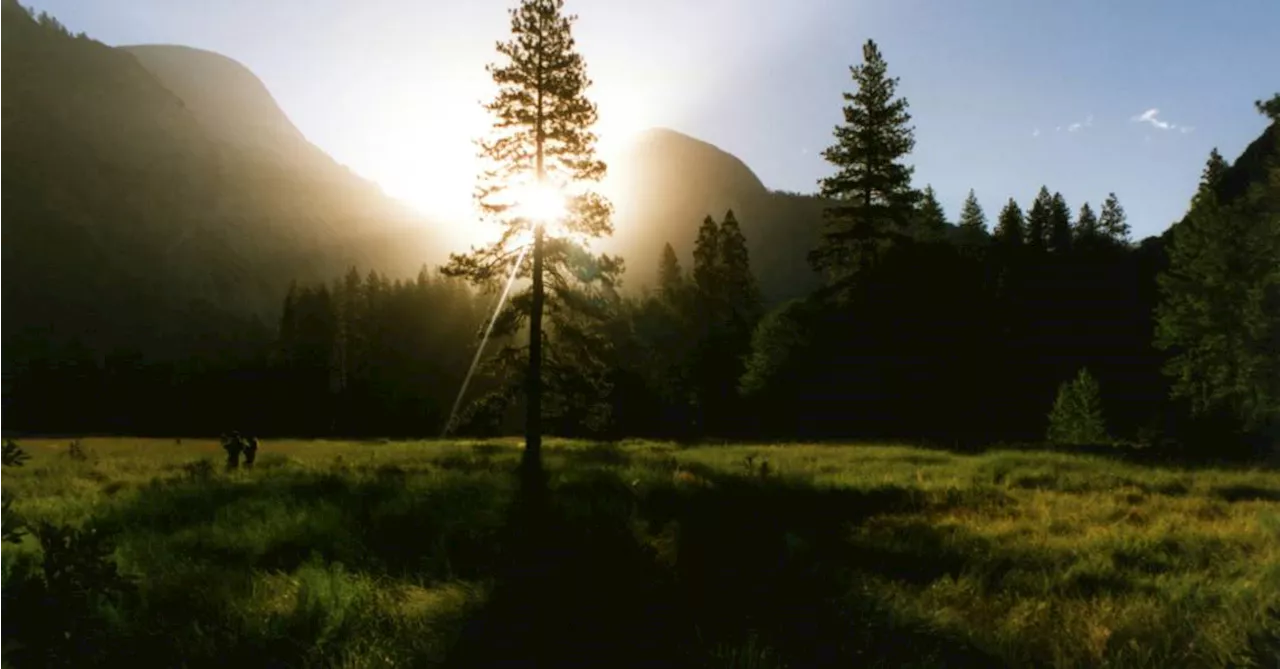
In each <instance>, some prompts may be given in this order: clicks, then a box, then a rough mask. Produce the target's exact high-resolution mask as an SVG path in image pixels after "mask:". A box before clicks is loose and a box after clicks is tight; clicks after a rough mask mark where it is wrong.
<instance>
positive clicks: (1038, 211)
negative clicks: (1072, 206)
mask: <svg viewBox="0 0 1280 669" xmlns="http://www.w3.org/2000/svg"><path fill="white" fill-rule="evenodd" d="M1052 232H1053V196H1052V195H1050V194H1049V189H1048V188H1047V187H1045V186H1041V187H1040V192H1039V193H1038V194H1036V199H1035V200H1033V201H1032V203H1031V208H1030V209H1029V210H1027V245H1028V246H1030V247H1032V248H1036V249H1045V248H1048V247H1049V245H1050V244H1049V242H1050V239H1049V236H1050V234H1051V233H1052Z"/></svg>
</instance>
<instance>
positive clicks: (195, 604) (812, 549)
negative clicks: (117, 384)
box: [3, 439, 1280, 667]
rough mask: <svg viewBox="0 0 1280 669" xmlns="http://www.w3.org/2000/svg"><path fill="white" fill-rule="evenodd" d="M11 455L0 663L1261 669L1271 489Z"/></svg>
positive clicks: (885, 474)
mask: <svg viewBox="0 0 1280 669" xmlns="http://www.w3.org/2000/svg"><path fill="white" fill-rule="evenodd" d="M19 443H20V445H21V446H22V448H23V449H24V450H25V451H26V452H27V453H29V454H30V456H31V457H30V459H29V460H27V461H26V462H25V463H24V464H23V465H21V466H6V467H5V468H4V474H3V487H4V491H5V495H6V498H11V499H12V500H13V502H12V510H13V512H14V513H16V515H17V517H19V518H20V519H21V520H22V521H23V522H24V524H25V525H26V526H27V528H28V531H27V534H26V536H24V537H23V538H22V539H21V541H20V543H17V544H6V545H5V546H4V549H3V568H4V572H3V578H4V585H3V588H4V611H5V613H6V614H7V615H5V616H4V663H5V665H6V666H14V667H23V666H50V665H58V664H61V665H67V666H77V667H83V666H103V665H109V666H139V667H141V666H169V667H177V666H187V667H214V666H217V667H224V666H243V667H257V666H279V667H285V666H290V667H296V666H307V667H390V666H414V667H419V666H427V667H430V666H510V665H511V664H513V663H516V662H518V661H530V660H538V661H539V662H540V666H696V667H813V666H884V667H903V666H918V667H936V666H974V667H990V666H1055V667H1073V666H1113V667H1227V666H1236V667H1238V666H1256V667H1274V666H1280V472H1276V471H1274V470H1261V469H1252V470H1251V469H1244V468H1241V469H1226V468H1223V469H1179V468H1175V467H1167V468H1160V467H1149V466H1139V465H1136V464H1130V463H1123V462H1119V461H1117V460H1112V459H1107V458H1104V457H1100V456H1080V455H1068V454H1062V453H1050V452H1032V451H1013V450H1010V451H990V452H986V453H981V454H955V453H949V452H945V451H936V450H925V449H920V448H911V447H902V446H870V445H856V446H834V445H786V446H750V445H719V446H700V447H680V446H676V445H672V444H664V443H656V442H639V441H636V442H623V443H621V444H613V445H604V444H592V443H585V442H571V441H552V442H551V443H550V444H549V446H548V448H547V451H546V458H545V461H546V469H547V489H546V490H547V494H546V495H542V496H535V497H536V498H531V497H529V496H528V494H527V493H525V492H522V490H521V488H520V485H519V484H518V481H517V480H516V478H515V477H514V476H513V475H512V472H513V470H514V468H515V464H516V463H517V461H518V458H519V453H520V449H519V442H518V441H515V440H492V441H484V442H464V441H449V442H439V441H425V442H393V443H385V442H327V441H271V440H266V441H264V442H263V444H262V450H261V452H260V455H259V458H258V463H257V466H256V468H255V469H254V470H252V471H235V472H224V471H222V455H223V454H222V451H221V449H220V447H219V445H218V444H217V443H216V442H215V441H213V440H194V439H192V440H182V441H181V443H178V442H176V441H175V440H147V439H85V440H84V441H83V442H81V443H80V447H79V449H78V451H77V453H75V454H73V453H72V450H71V449H70V447H69V445H68V442H67V440H20V441H19ZM42 522H43V523H48V525H47V526H43V529H41V527H42V526H41V525H40V524H41V523H42ZM59 528H61V529H59ZM37 534H39V535H41V539H42V540H43V542H44V543H45V544H46V547H45V548H44V549H42V548H41V541H39V540H37V538H36V535H37Z"/></svg>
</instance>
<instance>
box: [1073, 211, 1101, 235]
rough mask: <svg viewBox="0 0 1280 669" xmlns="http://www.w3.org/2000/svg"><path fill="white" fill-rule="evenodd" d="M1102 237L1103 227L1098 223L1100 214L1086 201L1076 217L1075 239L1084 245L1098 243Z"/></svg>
mask: <svg viewBox="0 0 1280 669" xmlns="http://www.w3.org/2000/svg"><path fill="white" fill-rule="evenodd" d="M1101 238H1102V227H1101V225H1099V223H1098V215H1097V214H1095V213H1093V207H1090V206H1089V203H1088V202H1086V203H1084V204H1082V205H1080V215H1079V216H1077V217H1076V228H1075V239H1076V241H1077V242H1080V243H1081V244H1084V245H1089V244H1094V243H1097V241H1098V240H1099V239H1101Z"/></svg>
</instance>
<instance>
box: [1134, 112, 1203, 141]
mask: <svg viewBox="0 0 1280 669" xmlns="http://www.w3.org/2000/svg"><path fill="white" fill-rule="evenodd" d="M1159 113H1160V110H1159V109H1156V108H1155V107H1152V108H1151V109H1148V110H1147V111H1144V112H1142V113H1141V114H1138V115H1137V116H1134V117H1133V118H1131V119H1129V120H1130V121H1133V122H1134V123H1150V124H1151V126H1152V127H1154V128H1157V129H1159V130H1177V131H1178V132H1180V133H1182V134H1184V135H1185V134H1186V133H1189V132H1191V131H1192V130H1195V128H1193V127H1191V126H1189V125H1178V124H1177V123H1170V122H1169V121H1162V120H1160V119H1159V118H1156V117H1157V115H1158V114H1159Z"/></svg>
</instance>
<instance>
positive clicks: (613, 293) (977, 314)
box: [5, 19, 1280, 455]
mask: <svg viewBox="0 0 1280 669" xmlns="http://www.w3.org/2000/svg"><path fill="white" fill-rule="evenodd" d="M49 21H52V23H50V22H49ZM36 23H37V22H33V25H35V24H36ZM6 25H7V26H8V24H6ZM38 29H39V30H40V31H42V32H43V33H44V37H41V38H40V39H54V38H56V39H58V40H64V41H70V42H76V41H84V38H83V37H76V38H73V37H71V36H70V34H69V33H67V32H66V31H65V29H63V28H61V26H60V25H58V24H56V20H52V19H50V20H46V21H44V22H42V23H39V26H38ZM14 30H16V28H14ZM28 39H35V38H31V37H29V36H28ZM863 56H864V62H863V63H861V64H860V65H858V66H857V67H856V68H855V75H854V81H853V82H852V84H853V92H852V93H851V94H849V95H847V96H846V99H847V101H848V107H847V108H846V109H845V118H846V121H847V122H846V124H845V125H843V126H841V127H840V128H837V130H836V135H835V136H836V144H835V146H833V147H832V149H830V150H828V152H827V153H826V154H824V155H826V157H827V160H828V162H829V163H830V164H831V166H832V168H833V169H834V170H835V174H834V175H833V176H831V177H829V178H827V179H826V180H824V181H823V183H822V184H820V185H821V188H820V192H818V193H815V194H814V196H812V197H815V198H817V200H818V201H820V202H822V203H824V204H823V207H824V209H825V211H824V217H825V219H826V222H825V224H824V228H823V232H822V235H821V236H820V239H819V240H818V242H817V243H816V244H815V245H814V247H813V248H812V249H810V250H809V254H808V257H807V258H803V259H801V258H796V259H793V260H795V261H796V262H792V263H791V264H792V265H798V264H800V263H807V265H808V266H809V269H810V271H812V272H813V273H814V275H815V276H817V277H820V279H819V280H818V281H816V282H814V283H815V285H817V286H818V287H817V288H816V289H814V290H811V291H809V292H807V294H805V295H804V296H802V297H799V298H795V299H787V300H778V299H776V298H775V299H768V298H766V297H765V292H764V291H762V290H761V287H760V286H761V284H762V283H765V282H767V281H768V277H767V276H766V277H761V276H759V275H758V273H757V271H755V270H754V269H753V261H757V260H758V259H756V258H752V257H750V256H751V254H750V253H749V252H748V246H749V240H748V239H747V238H746V236H745V234H744V232H743V231H744V229H752V228H751V226H750V225H749V223H748V222H741V223H740V221H749V219H750V216H751V212H750V211H737V212H735V211H732V210H731V211H708V212H706V217H705V219H704V220H702V221H701V225H700V226H698V227H697V228H696V229H697V237H696V242H695V247H694V248H693V249H692V254H691V256H692V262H691V263H685V264H686V265H687V266H682V264H681V262H680V261H679V259H678V254H677V252H676V251H674V250H673V248H672V246H671V245H670V244H667V245H666V246H665V248H662V249H661V255H660V262H659V266H658V267H657V268H652V269H646V270H644V275H645V276H654V277H656V280H655V281H654V285H644V286H634V285H632V286H628V288H629V290H623V289H622V286H623V285H624V283H626V276H627V273H625V272H623V269H624V264H623V262H622V260H621V259H618V262H617V263H616V265H613V266H609V267H600V266H597V267H595V269H594V270H592V271H595V272H597V273H599V274H601V275H607V276H605V277H604V278H606V279H608V280H606V281H604V282H602V283H603V286H602V287H600V288H596V289H593V291H592V292H591V293H590V294H588V295H586V296H585V298H584V299H585V300H586V302H584V303H583V304H588V305H589V307H590V308H589V309H588V310H587V311H588V312H589V316H588V317H580V318H579V320H578V321H576V322H575V323H574V324H573V325H572V326H570V325H567V324H566V323H564V322H561V323H559V325H558V326H557V325H552V326H551V330H550V331H551V332H552V334H550V335H549V336H550V340H549V341H550V343H549V348H548V352H547V359H548V363H547V365H548V366H547V370H548V381H547V393H548V398H549V399H548V401H547V405H546V406H545V407H544V414H545V416H546V418H545V420H546V421H547V429H548V431H549V432H550V433H553V434H559V435H563V436H590V437H595V438H621V437H625V436H650V437H663V438H676V439H715V438H725V439H728V438H733V439H762V440H764V439H775V438H776V439H818V438H837V437H840V438H861V437H874V438H879V439H901V440H916V441H926V442H930V443H942V444H948V445H953V446H957V445H966V444H981V443H993V442H1020V441H1038V440H1043V439H1045V438H1046V436H1047V435H1048V434H1049V432H1050V430H1051V427H1052V426H1051V421H1050V415H1051V413H1054V414H1055V415H1056V414H1057V412H1056V410H1055V406H1056V405H1058V404H1062V403H1063V402H1067V404H1071V402H1072V401H1074V399H1073V398H1074V397H1075V395H1074V394H1079V392H1083V391H1084V390H1086V389H1087V393H1086V394H1087V395H1088V396H1089V397H1086V398H1083V399H1082V400H1081V401H1083V402H1084V403H1083V404H1081V406H1087V407H1088V410H1087V411H1085V413H1087V414H1088V415H1089V416H1090V421H1092V423H1091V424H1092V425H1093V427H1091V428H1090V430H1087V431H1086V432H1088V434H1089V435H1090V437H1089V438H1088V439H1084V440H1085V441H1101V442H1105V443H1126V444H1131V445H1143V446H1159V447H1161V448H1165V449H1192V450H1196V451H1199V452H1203V453H1206V454H1214V455H1219V454H1221V455H1225V454H1228V453H1245V452H1251V451H1253V450H1257V449H1265V448H1267V444H1268V443H1270V442H1271V441H1273V440H1274V436H1275V429H1276V427H1275V426H1276V419H1277V412H1278V410H1280V409H1278V407H1280V389H1278V387H1277V386H1278V384H1280V354H1278V353H1277V347H1276V346H1275V341H1276V338H1277V337H1278V336H1280V308H1277V304H1278V298H1277V291H1278V290H1280V288H1278V286H1280V262H1277V258H1280V222H1277V214H1276V212H1277V209H1276V202H1277V197H1278V196H1277V176H1276V175H1277V160H1278V159H1280V148H1278V146H1280V145H1278V142H1280V131H1278V130H1277V127H1278V126H1277V123H1276V113H1277V108H1278V107H1280V102H1277V99H1276V98H1272V99H1270V100H1268V101H1259V102H1257V103H1256V106H1257V108H1258V111H1259V112H1260V113H1261V114H1263V115H1265V116H1266V117H1268V118H1269V119H1270V120H1271V124H1270V126H1269V127H1268V128H1267V129H1266V131H1265V132H1264V133H1263V134H1262V136H1260V137H1259V138H1258V139H1257V140H1255V141H1254V142H1253V144H1251V145H1250V146H1249V147H1248V148H1247V149H1246V150H1245V151H1244V152H1243V154H1242V155H1240V156H1239V157H1238V158H1237V159H1236V160H1235V161H1234V162H1228V161H1227V160H1226V159H1225V158H1224V157H1223V156H1221V155H1219V154H1218V152H1217V151H1216V150H1215V151H1214V153H1213V154H1212V155H1211V156H1209V157H1208V159H1207V161H1206V165H1205V168H1204V172H1203V178H1202V180H1201V184H1200V187H1199V190H1198V192H1197V193H1195V194H1194V195H1192V196H1191V197H1190V206H1189V213H1188V214H1187V216H1186V217H1185V218H1184V219H1183V220H1182V221H1179V222H1176V223H1175V224H1174V225H1173V226H1172V227H1171V228H1169V230H1168V231H1166V232H1165V233H1164V234H1163V235H1161V236H1159V237H1152V238H1148V239H1144V240H1141V241H1135V240H1133V239H1131V237H1130V232H1129V225H1128V222H1127V220H1126V215H1125V211H1124V207H1123V205H1122V204H1121V200H1120V198H1119V197H1118V196H1117V194H1115V193H1109V194H1107V193H1100V194H1099V198H1098V200H1097V201H1096V202H1095V203H1089V202H1081V203H1068V202H1066V201H1065V199H1064V198H1063V197H1062V195H1061V194H1058V193H1055V192H1054V191H1053V190H1052V189H1051V187H1049V186H1045V187H1043V188H1041V189H1040V191H1039V192H1038V193H1034V194H1032V193H1028V199H1027V200H1024V201H1022V202H1018V201H1015V200H1013V199H1011V200H1009V201H1008V203H1007V204H1006V205H1005V206H1004V207H1003V208H1002V209H1001V210H1000V211H999V212H984V211H983V209H982V207H981V206H980V205H979V204H978V200H977V197H976V194H974V193H972V191H971V192H970V197H969V199H968V200H967V201H966V202H965V204H964V207H963V209H962V210H961V211H960V212H958V217H957V218H956V219H954V220H952V219H951V218H950V216H949V214H948V212H945V211H944V210H943V208H942V206H941V205H940V204H939V203H938V201H937V199H936V197H935V196H934V194H933V191H932V189H931V188H929V187H927V186H926V187H924V188H920V187H919V186H918V185H917V184H915V183H914V182H913V180H912V176H911V175H912V168H911V166H910V165H909V162H908V161H909V155H910V152H911V150H912V148H913V147H914V138H913V133H912V127H911V123H910V119H911V116H910V113H909V111H908V109H909V107H908V102H907V100H906V99H904V98H902V97H899V96H896V94H895V86H896V84H897V80H896V79H895V78H893V77H892V76H890V74H889V71H888V66H887V63H886V61H885V58H884V57H883V55H882V54H881V53H880V51H879V49H878V47H877V46H876V45H875V43H874V42H868V43H867V44H866V45H865V46H864V49H863ZM1242 104H1248V102H1247V101H1242ZM9 123H10V117H9V115H8V113H6V124H9ZM868 142H873V143H879V145H881V146H885V147H889V150H887V151H880V152H879V153H878V154H877V155H876V156H875V157H874V158H873V157H871V156H870V154H868V153H867V152H866V151H865V150H862V149H861V148H860V147H865V146H866V144H867V143H868ZM9 150H10V149H9V148H8V147H6V152H7V153H8V152H9ZM6 160H8V158H6ZM26 195H27V191H25V190H23V189H21V188H14V187H12V185H11V183H10V181H9V179H8V177H6V187H5V198H6V204H8V203H10V202H11V201H12V202H15V203H16V204H17V205H18V206H19V211H21V207H22V206H23V205H24V204H29V203H31V202H34V200H31V199H30V198H28V197H25V196H26ZM864 196H865V198H864ZM861 199H865V201H863V202H859V200H861ZM679 225H687V226H690V227H692V226H696V225H697V221H694V220H690V221H687V222H682V223H679ZM773 234H774V235H775V236H776V235H777V233H776V232H775V233H773ZM657 251H658V249H653V250H652V251H648V252H646V254H645V255H646V257H653V255H654V254H655V253H656V252H657ZM770 264H771V266H772V267H778V266H779V265H780V261H779V260H778V259H777V258H771V259H770ZM329 266H330V267H333V264H332V263H330V265H329ZM627 269H628V270H629V271H630V272H631V273H635V272H636V271H638V270H637V269H636V268H627ZM447 270H448V268H447V267H443V266H442V267H428V266H423V267H422V269H421V270H420V271H419V272H418V273H417V275H416V276H412V275H404V274H403V273H402V272H401V271H399V270H396V269H394V268H385V267H377V266H361V267H357V266H354V265H353V266H349V268H348V269H347V270H346V271H340V270H337V269H336V268H334V269H331V270H329V272H330V275H329V277H328V278H323V277H318V276H317V275H316V273H315V272H314V271H312V272H309V273H307V274H305V275H302V274H297V275H295V277H294V279H295V280H294V282H293V283H292V285H291V286H290V287H289V288H288V290H287V292H286V293H285V294H279V295H277V297H276V299H275V306H274V307H270V306H269V307H268V308H264V309H262V310H259V311H258V312H257V313H256V315H251V316H243V315H237V314H233V313H232V312H230V311H227V310H226V309H223V308H221V307H218V306H217V305H215V304H211V303H208V302H200V301H196V302H192V303H191V304H190V305H189V306H187V307H184V310H183V311H181V312H177V311H172V310H170V311H168V312H164V311H163V310H164V309H165V307H164V306H163V303H162V304H161V305H160V306H153V307H151V308H152V309H160V310H161V312H160V313H168V314H169V316H167V317H158V316H155V315H152V316H146V315H140V316H139V317H138V318H140V319H142V322H150V321H173V322H170V323H166V324H164V325H162V326H160V327H162V328H163V329H164V330H172V331H173V332H170V333H169V334H167V335H165V336H163V337H162V336H154V337H150V336H138V337H130V336H127V335H120V336H108V335H107V334H106V330H102V331H98V332H97V333H95V331H94V330H93V329H86V328H84V327H83V326H82V329H81V331H80V334H79V335H75V336H71V337H65V336H64V337H42V336H40V333H41V332H44V331H42V330H40V329H36V330H34V332H35V334H34V335H33V334H32V332H33V331H32V330H30V329H27V330H23V331H19V330H18V328H10V327H6V373H5V412H6V418H8V419H9V421H10V423H9V425H10V426H11V427H12V428H14V429H19V430H22V431H27V432H44V433H63V432H81V433H83V432H91V433H104V434H140V435H178V434H213V433H216V432H218V431H221V430H224V429H227V428H228V427H229V426H233V425H234V426H239V427H238V429H243V430H247V431H250V432H253V433H255V434H261V435H268V436H285V435H288V436H299V437H302V436H306V437H409V436H413V437H423V436H438V435H440V434H442V433H444V432H445V431H446V429H447V430H448V431H449V432H450V433H454V434H459V435H468V434H470V435H495V434H507V433H513V432H514V431H516V430H518V428H519V425H520V413H519V411H518V408H519V405H520V403H521V401H522V400H521V397H520V392H519V390H520V388H522V385H521V384H522V383H523V381H522V378H521V372H520V370H518V369H514V368H513V365H512V364H510V363H511V362H512V361H513V360H514V359H516V357H518V356H519V355H520V348H519V346H518V345H519V342H520V341H521V340H522V339H523V338H527V335H526V334H522V333H523V332H527V331H526V330H523V328H526V327H527V324H525V323H524V322H523V320H522V315H521V313H522V312H521V310H522V309H524V308H527V305H526V306H524V307H522V306H521V302H520V296H519V295H517V296H516V297H515V298H514V299H513V300H512V302H511V303H510V304H508V305H505V306H504V310H503V312H502V313H500V314H497V316H498V317H497V319H496V320H497V323H496V325H498V327H497V328H496V329H495V332H494V337H493V339H492V340H490V341H488V343H487V347H488V348H487V350H486V353H485V355H484V356H483V360H482V364H481V365H480V369H479V370H478V373H477V375H476V379H475V381H474V383H472V384H471V385H470V386H469V389H468V392H467V395H466V396H465V397H463V398H462V404H461V407H462V410H461V411H460V412H459V415H458V416H456V417H455V419H454V420H453V421H452V422H450V409H451V406H452V405H453V403H454V401H455V399H457V393H458V390H459V388H460V387H461V386H462V384H463V380H464V378H465V377H466V376H467V370H468V365H469V363H470V361H471V359H472V356H473V355H474V354H475V352H476V349H477V346H479V344H480V335H481V334H482V333H483V332H484V331H485V330H486V326H487V325H488V324H489V323H488V321H489V319H491V318H493V317H494V316H495V314H494V307H495V298H496V296H497V293H498V292H499V291H498V289H500V288H501V286H500V285H499V284H500V283H501V281H500V280H499V279H498V278H492V277H491V278H490V279H488V280H486V281H482V282H481V283H480V284H479V286H478V287H473V286H472V285H469V284H468V283H467V282H465V281H463V280H462V278H459V277H458V276H457V275H456V274H457V273H456V272H454V273H452V274H451V273H450V272H449V271H447ZM33 271H35V270H33ZM771 271H772V270H771ZM789 271H791V272H793V273H794V272H795V269H794V268H792V269H790V270H789ZM6 274H9V270H6ZM596 278H599V277H596ZM637 288H640V290H636V289H637ZM775 292H776V291H775ZM579 306H581V305H579ZM118 308H119V310H120V311H121V312H123V313H125V314H129V313H139V314H145V313H148V312H137V311H136V310H133V307H132V306H130V305H120V306H119V307H118ZM149 313H151V314H155V313H157V312H155V311H152V312H149ZM24 318H26V316H24ZM123 320H124V321H126V322H127V321H128V320H130V319H128V318H125V319H123ZM556 327H560V328H561V330H562V332H563V333H564V336H560V337H557V335H556V334H555V332H556V331H555V328H556ZM73 329H74V328H73ZM107 330H112V328H111V327H108V328H107ZM63 331H64V332H65V331H66V330H65V328H64V330H63ZM175 342H180V344H175ZM558 346H559V347H560V348H557V347H558ZM557 351H560V353H559V354H557ZM1076 399H1079V398H1076ZM1064 406H1065V405H1064ZM68 407H75V409H74V410H68ZM1077 413H1078V412H1077ZM1094 428H1098V429H1094ZM1058 434H1059V436H1061V435H1062V434H1065V433H1063V432H1061V430H1059V432H1058ZM1072 439H1074V440H1076V441H1081V440H1082V438H1081V437H1079V435H1077V436H1076V437H1073V438H1072Z"/></svg>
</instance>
